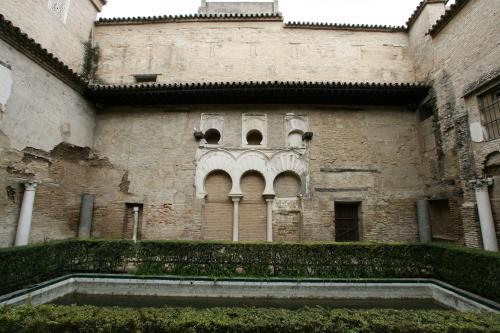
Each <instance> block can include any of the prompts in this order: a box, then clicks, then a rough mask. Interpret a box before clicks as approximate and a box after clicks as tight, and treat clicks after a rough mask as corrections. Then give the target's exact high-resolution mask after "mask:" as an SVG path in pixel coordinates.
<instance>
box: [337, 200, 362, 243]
mask: <svg viewBox="0 0 500 333" xmlns="http://www.w3.org/2000/svg"><path fill="white" fill-rule="evenodd" d="M335 241H336V242H355V241H359V203H357V202H356V203H344V202H338V203H337V202H336V203H335Z"/></svg>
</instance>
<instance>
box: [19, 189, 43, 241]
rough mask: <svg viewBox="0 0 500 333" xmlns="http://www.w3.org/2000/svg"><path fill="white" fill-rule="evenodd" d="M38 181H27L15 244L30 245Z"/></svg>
mask: <svg viewBox="0 0 500 333" xmlns="http://www.w3.org/2000/svg"><path fill="white" fill-rule="evenodd" d="M37 185H38V184H37V183H36V182H28V183H25V184H24V186H25V191H24V196H23V203H22V205H21V213H20V214H19V222H18V223H17V232H16V241H15V243H14V245H15V246H22V245H28V242H29V238H30V232H31V217H32V215H33V205H34V203H35V193H36V187H37Z"/></svg>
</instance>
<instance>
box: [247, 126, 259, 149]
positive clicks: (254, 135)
mask: <svg viewBox="0 0 500 333" xmlns="http://www.w3.org/2000/svg"><path fill="white" fill-rule="evenodd" d="M247 142H248V144H249V145H250V146H258V145H260V144H261V143H262V133H261V132H260V131H258V130H255V129H254V130H251V131H250V132H248V134H247Z"/></svg>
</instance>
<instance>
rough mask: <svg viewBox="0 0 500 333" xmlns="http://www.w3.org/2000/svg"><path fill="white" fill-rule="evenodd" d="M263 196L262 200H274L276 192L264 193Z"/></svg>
mask: <svg viewBox="0 0 500 333" xmlns="http://www.w3.org/2000/svg"><path fill="white" fill-rule="evenodd" d="M263 197H264V200H266V201H267V202H272V201H274V198H275V197H276V194H264V195H263Z"/></svg>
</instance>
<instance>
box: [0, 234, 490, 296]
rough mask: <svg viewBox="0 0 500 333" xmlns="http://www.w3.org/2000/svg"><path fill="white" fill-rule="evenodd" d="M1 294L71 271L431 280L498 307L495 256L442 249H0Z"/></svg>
mask: <svg viewBox="0 0 500 333" xmlns="http://www.w3.org/2000/svg"><path fill="white" fill-rule="evenodd" d="M0 262H1V263H2V264H1V265H0V279H1V281H2V283H1V284H0V294H5V293H7V292H10V291H14V290H17V289H20V288H22V287H25V286H28V285H31V284H34V283H37V282H41V281H44V280H47V279H50V278H53V277H56V276H60V275H64V274H68V273H71V272H97V273H125V272H135V273H137V274H147V275H159V274H169V275H191V276H211V277H234V276H242V277H243V276H245V277H247V276H251V277H262V278H267V277H288V278H436V279H439V280H442V281H444V282H448V283H450V284H452V285H455V286H457V287H459V288H463V289H465V290H468V291H471V292H474V293H477V294H479V295H482V296H485V297H488V298H491V299H493V300H495V301H497V302H500V254H498V253H491V252H485V251H481V250H473V249H467V248H462V247H457V246H450V245H442V244H378V243H368V244H366V243H349V244H345V243H311V244H308V243H224V242H189V241H183V242H172V241H144V242H138V243H136V244H134V243H133V242H131V241H106V240H88V241H83V240H82V241H80V240H69V241H65V242H53V243H46V244H41V245H34V246H27V247H16V248H7V249H0Z"/></svg>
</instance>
